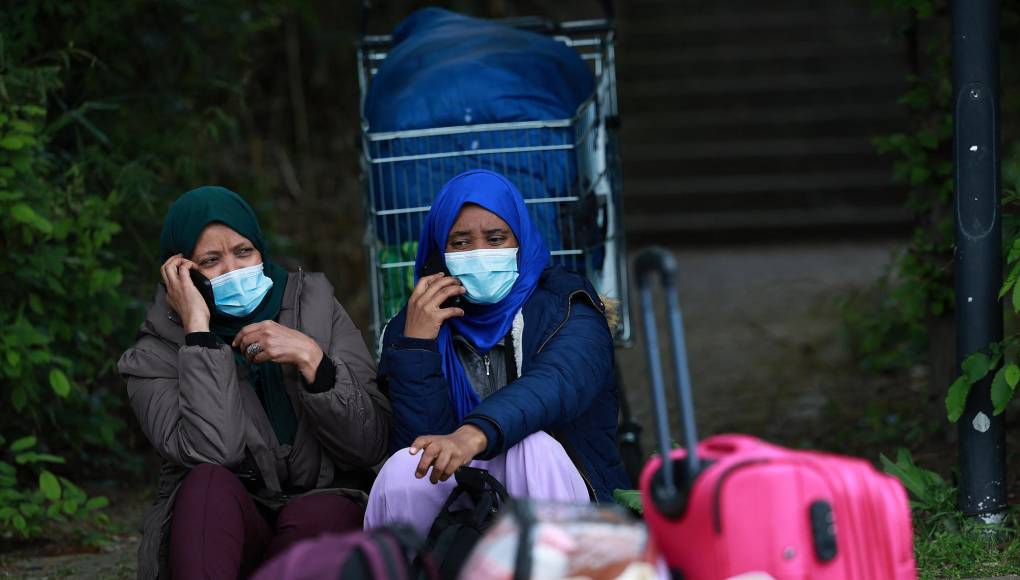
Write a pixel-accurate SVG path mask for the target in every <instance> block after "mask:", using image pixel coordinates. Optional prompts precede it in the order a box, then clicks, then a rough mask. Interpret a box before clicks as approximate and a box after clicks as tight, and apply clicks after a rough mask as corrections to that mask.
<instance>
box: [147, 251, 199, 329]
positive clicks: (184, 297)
mask: <svg viewBox="0 0 1020 580" xmlns="http://www.w3.org/2000/svg"><path fill="white" fill-rule="evenodd" d="M197 267H198V265H197V264H195V263H194V262H192V261H191V260H188V259H187V258H185V257H184V256H183V255H181V254H177V255H176V256H170V258H169V259H167V261H166V262H163V265H162V266H161V267H160V269H159V273H160V275H161V276H162V277H163V283H164V284H166V300H167V302H168V303H169V304H170V308H173V309H174V312H176V313H177V315H178V316H180V317H181V324H182V325H183V326H184V332H185V333H191V332H209V317H210V312H209V307H208V306H207V305H206V303H205V300H204V299H203V298H202V295H201V294H199V292H198V288H195V283H194V282H192V281H191V275H190V274H188V270H190V269H192V268H197Z"/></svg>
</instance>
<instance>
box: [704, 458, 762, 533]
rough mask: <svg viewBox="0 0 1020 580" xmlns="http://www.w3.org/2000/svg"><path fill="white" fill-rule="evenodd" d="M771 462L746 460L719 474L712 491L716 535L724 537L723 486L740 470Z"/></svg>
mask: <svg viewBox="0 0 1020 580" xmlns="http://www.w3.org/2000/svg"><path fill="white" fill-rule="evenodd" d="M768 462H769V460H768V459H765V458H758V459H746V460H744V461H740V462H737V463H734V464H733V465H731V466H729V467H727V468H726V469H725V470H723V472H722V473H720V474H719V479H717V480H716V482H715V489H713V490H712V528H713V529H714V530H715V533H716V534H719V535H722V486H723V484H724V483H726V480H727V479H728V478H729V477H730V476H731V475H733V474H734V473H735V472H737V471H738V470H740V469H743V468H745V467H750V466H752V465H761V464H763V463H768Z"/></svg>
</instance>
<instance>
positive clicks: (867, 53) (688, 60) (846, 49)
mask: <svg viewBox="0 0 1020 580" xmlns="http://www.w3.org/2000/svg"><path fill="white" fill-rule="evenodd" d="M905 53H906V48H905V46H904V44H903V43H902V42H900V41H898V40H897V41H890V42H887V43H862V42H853V41H846V42H844V41H841V40H840V39H827V40H821V41H787V40H781V41H778V42H770V43H767V44H766V43H761V42H756V41H753V40H747V39H745V40H744V41H742V42H731V43H712V44H710V45H705V46H687V45H681V44H678V43H677V42H675V41H674V42H668V43H666V44H661V43H654V42H647V43H634V42H631V41H630V40H629V39H628V40H627V41H626V42H623V43H621V45H620V49H619V52H618V54H619V60H620V62H619V65H620V66H619V68H620V74H622V75H623V74H627V67H628V66H651V67H655V68H658V69H660V70H662V69H673V68H676V67H691V66H696V65H699V64H714V65H732V64H734V63H747V64H752V63H753V64H756V65H761V64H763V63H769V62H772V61H777V60H778V61H792V62H798V61H810V60H818V59H834V62H843V63H845V62H847V61H849V62H851V63H853V62H855V61H856V60H857V59H863V58H872V57H880V56H886V57H890V58H900V59H901V61H902V62H904V63H905V62H906V61H905V58H906V57H905ZM625 65H626V66H625ZM683 70H686V69H683Z"/></svg>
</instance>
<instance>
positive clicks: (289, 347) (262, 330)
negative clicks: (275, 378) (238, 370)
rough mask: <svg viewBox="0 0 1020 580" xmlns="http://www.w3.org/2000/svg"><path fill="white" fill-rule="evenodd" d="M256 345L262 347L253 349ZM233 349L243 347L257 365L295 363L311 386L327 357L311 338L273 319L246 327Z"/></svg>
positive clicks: (236, 338)
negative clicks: (324, 357)
mask: <svg viewBox="0 0 1020 580" xmlns="http://www.w3.org/2000/svg"><path fill="white" fill-rule="evenodd" d="M253 344H258V345H259V346H258V348H254V347H252V345H253ZM230 346H233V347H235V348H239V349H240V350H241V353H242V354H244V357H245V358H247V359H248V360H249V361H251V362H254V363H264V362H269V361H272V362H275V363H284V364H292V365H294V366H296V367H297V369H298V371H299V372H300V373H301V376H303V377H304V378H305V380H306V381H308V382H309V383H311V382H314V381H315V371H316V370H317V369H318V368H319V363H320V362H322V357H323V356H324V355H323V353H322V349H321V348H319V345H318V344H316V342H315V341H314V340H312V339H311V338H310V337H309V336H308V335H306V334H302V333H301V332H298V331H297V330H294V329H293V328H287V327H286V326H284V325H282V324H280V323H278V322H275V321H272V320H266V321H263V322H256V323H255V324H249V325H248V326H245V327H244V328H242V329H241V332H238V333H237V336H236V337H234V342H232V343H230ZM249 347H252V348H249Z"/></svg>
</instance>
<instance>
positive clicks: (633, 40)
mask: <svg viewBox="0 0 1020 580" xmlns="http://www.w3.org/2000/svg"><path fill="white" fill-rule="evenodd" d="M650 16H651V15H650ZM644 24H646V25H645V26H642V22H641V21H635V22H633V25H627V26H621V27H620V35H621V36H623V35H627V36H628V41H627V42H628V44H629V45H631V46H641V45H649V44H652V45H665V46H684V47H686V46H711V45H717V44H729V43H739V42H748V41H750V42H754V43H757V44H759V45H765V44H768V43H771V42H776V41H782V42H790V41H796V42H824V41H830V42H840V43H849V42H853V41H854V40H856V41H857V43H860V44H875V43H884V42H885V41H886V40H888V39H889V38H890V34H889V32H888V30H889V29H888V28H887V27H886V26H884V25H882V24H878V23H871V22H867V23H853V22H851V23H838V24H835V25H830V24H828V23H826V22H825V21H822V20H819V21H817V22H815V23H813V24H806V25H800V24H793V25H784V26H776V27H763V28H753V29H738V28H727V29H691V28H686V27H684V25H683V21H682V20H681V19H679V18H675V19H670V18H668V17H661V18H660V19H658V24H656V25H649V22H648V21H646V22H645V23H644Z"/></svg>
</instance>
